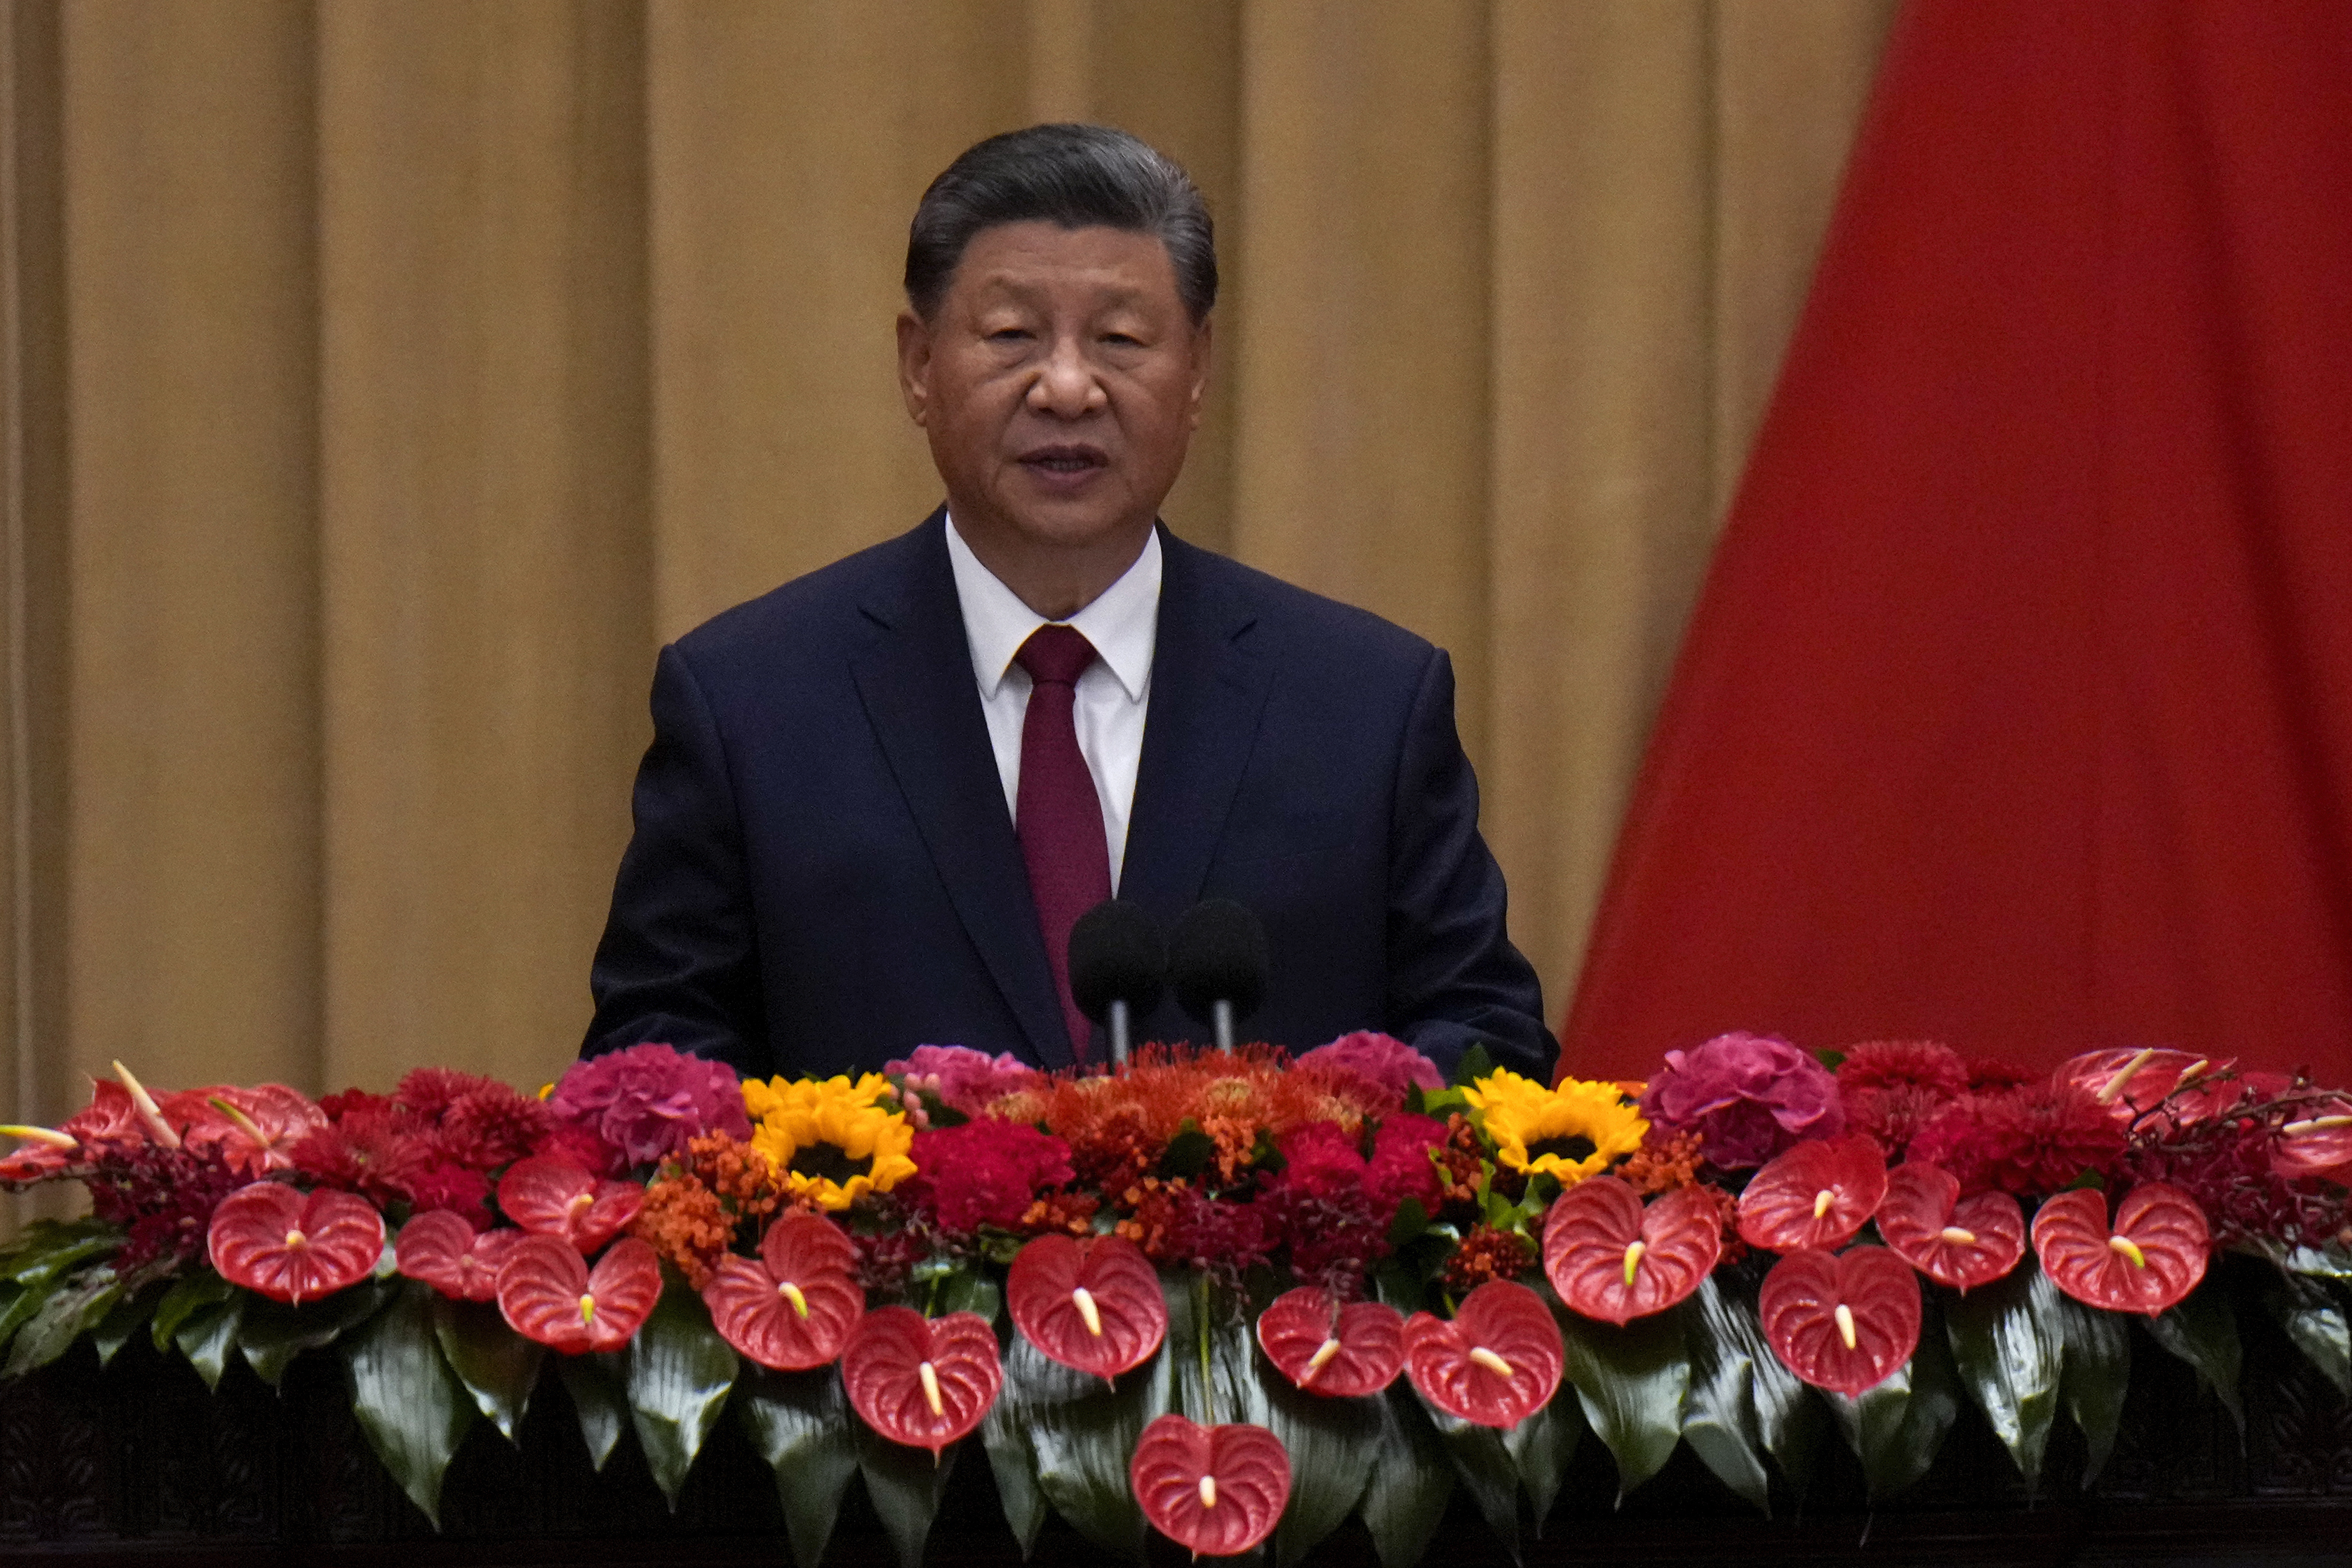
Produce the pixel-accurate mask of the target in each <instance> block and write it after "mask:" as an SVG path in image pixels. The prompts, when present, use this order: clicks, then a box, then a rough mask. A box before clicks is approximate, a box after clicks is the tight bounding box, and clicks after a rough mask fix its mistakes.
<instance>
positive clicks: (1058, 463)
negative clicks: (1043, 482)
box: [1021, 445, 1110, 474]
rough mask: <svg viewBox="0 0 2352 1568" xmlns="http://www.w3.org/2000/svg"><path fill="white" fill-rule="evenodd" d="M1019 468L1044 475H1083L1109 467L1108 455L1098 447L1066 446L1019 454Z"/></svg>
mask: <svg viewBox="0 0 2352 1568" xmlns="http://www.w3.org/2000/svg"><path fill="white" fill-rule="evenodd" d="M1021 466H1022V467H1023V468H1032V469H1034V470H1036V471H1037V472H1039V473H1045V474H1083V473H1086V472H1087V471H1088V470H1089V469H1093V468H1108V467H1109V466H1110V455H1109V454H1108V453H1107V452H1105V451H1104V450H1103V449H1102V448H1101V447H1088V446H1082V445H1066V446H1052V447H1033V448H1032V449H1031V450H1029V451H1026V452H1024V453H1022V454H1021Z"/></svg>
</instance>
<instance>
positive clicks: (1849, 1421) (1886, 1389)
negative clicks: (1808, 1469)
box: [1827, 1301, 1960, 1502]
mask: <svg viewBox="0 0 2352 1568" xmlns="http://www.w3.org/2000/svg"><path fill="white" fill-rule="evenodd" d="M1827 1397H1828V1399H1829V1402H1830V1408H1831V1410H1832V1413H1833V1414H1835V1415H1836V1416H1837V1419H1838V1425H1839V1426H1840V1427H1841V1428H1842V1429H1843V1431H1844V1433H1845V1440H1846V1442H1847V1444H1848V1445H1849V1446H1850V1447H1852V1448H1853V1451H1854V1454H1855V1455H1856V1457H1858V1458H1860V1459H1861V1460H1862V1472H1863V1477H1864V1479H1865V1480H1866V1481H1868V1483H1869V1486H1870V1497H1871V1500H1872V1501H1873V1502H1879V1501H1883V1500H1885V1499H1887V1498H1889V1497H1892V1496H1894V1495H1895V1493H1897V1492H1899V1491H1902V1490H1903V1489H1906V1488H1907V1487H1910V1486H1912V1485H1914V1484H1915V1483H1916V1482H1917V1481H1918V1479H1919V1478H1920V1477H1922V1476H1924V1475H1926V1474H1927V1468H1928V1467H1929V1466H1930V1465H1932V1464H1934V1463H1935V1462H1936V1452H1937V1449H1939V1448H1941V1447H1943V1446H1944V1438H1945V1437H1946V1436H1948V1434H1949V1433H1950V1432H1951V1430H1952V1422H1953V1421H1954V1419H1955V1418H1957V1417H1958V1415H1959V1409H1960V1394H1959V1374H1958V1373H1957V1372H1956V1371H1955V1370H1954V1369H1953V1366H1952V1351H1951V1347H1950V1345H1948V1343H1947V1342H1945V1334H1944V1331H1943V1328H1942V1326H1941V1325H1940V1324H1939V1323H1937V1321H1936V1309H1935V1303H1934V1302H1933V1301H1930V1302H1928V1303H1927V1307H1926V1310H1925V1312H1924V1313H1923V1315H1922V1317H1921V1320H1920V1324H1919V1348H1918V1349H1917V1350H1916V1351H1914V1352H1911V1363H1910V1364H1909V1365H1908V1366H1906V1367H1903V1368H1901V1369H1899V1370H1897V1371H1896V1372H1895V1373H1892V1374H1890V1375H1889V1376H1888V1377H1887V1379H1886V1381H1885V1382H1884V1383H1882V1384H1879V1385H1878V1386H1877V1387H1875V1388H1870V1389H1865V1390H1864V1391H1863V1392H1862V1393H1861V1394H1857V1395H1855V1396H1853V1397H1851V1398H1849V1397H1847V1396H1845V1395H1843V1394H1829V1395H1828V1396H1827Z"/></svg>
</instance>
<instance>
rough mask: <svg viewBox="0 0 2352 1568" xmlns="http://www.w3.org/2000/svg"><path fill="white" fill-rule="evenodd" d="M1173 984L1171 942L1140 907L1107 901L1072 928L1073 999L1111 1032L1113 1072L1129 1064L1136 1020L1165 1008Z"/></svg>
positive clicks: (1071, 971) (1071, 991)
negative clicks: (1164, 1000) (1131, 1030)
mask: <svg viewBox="0 0 2352 1568" xmlns="http://www.w3.org/2000/svg"><path fill="white" fill-rule="evenodd" d="M1167 980H1168V942H1167V941H1166V939H1165V938H1163V937H1162V936H1161V935H1160V922H1159V921H1155V920H1153V919H1152V918H1151V917H1150V915H1148V914H1146V913H1145V912H1144V911H1143V907H1142V906H1141V905H1140V904H1130V903H1128V902H1125V901H1124V900H1118V899H1105V900H1103V901H1102V902H1101V903H1098V904H1097V905H1096V906H1095V907H1094V908H1093V909H1090V910H1087V912H1086V913H1085V914H1082V915H1080V916H1079V917H1078V919H1077V923H1076V925H1073V926H1072V927H1071V928H1070V999H1071V1000H1072V1001H1074V1002H1076V1004H1077V1005H1078V1011H1079V1012H1081V1013H1084V1014H1085V1015H1086V1016H1087V1017H1089V1018H1092V1019H1093V1020H1094V1021H1095V1022H1096V1023H1097V1024H1100V1025H1101V1026H1103V1027H1104V1028H1106V1029H1108V1031H1110V1060H1111V1065H1112V1066H1113V1067H1120V1066H1124V1065H1125V1064H1126V1061H1127V1048H1128V1034H1129V1028H1130V1026H1131V1024H1132V1022H1133V1020H1134V1019H1136V1018H1139V1017H1142V1016H1146V1015H1148V1014H1150V1011H1151V1010H1152V1009H1153V1008H1154V1007H1157V1006H1159V1005H1160V992H1161V991H1162V990H1164V989H1166V986H1167Z"/></svg>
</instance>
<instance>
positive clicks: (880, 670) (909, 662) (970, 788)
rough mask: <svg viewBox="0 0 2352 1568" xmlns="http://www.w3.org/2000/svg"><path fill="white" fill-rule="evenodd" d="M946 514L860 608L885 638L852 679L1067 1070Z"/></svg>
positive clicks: (930, 837)
mask: <svg viewBox="0 0 2352 1568" xmlns="http://www.w3.org/2000/svg"><path fill="white" fill-rule="evenodd" d="M941 515H942V514H939V513H934V514H933V515H932V517H931V519H930V521H929V522H927V523H925V524H924V526H923V528H922V529H921V530H919V532H918V534H917V536H916V538H915V539H914V540H913V541H910V542H911V543H913V544H914V545H915V549H914V550H913V551H912V552H911V554H910V567H909V569H908V571H907V572H906V573H904V574H902V577H901V580H900V582H899V583H898V584H897V586H896V588H895V589H893V590H889V591H884V592H879V593H877V594H876V595H873V596H871V597H870V598H869V599H868V600H867V601H866V602H864V603H863V604H861V605H860V606H859V607H860V608H861V609H862V610H863V611H864V612H865V615H866V618H867V619H868V620H869V621H871V622H872V623H874V625H875V626H876V628H877V630H876V635H875V637H874V638H873V640H872V642H871V643H870V644H868V645H867V646H866V647H865V648H863V649H861V650H860V651H859V652H857V653H856V654H855V655H853V656H852V659H851V671H852V674H853V677H854V679H856V682H857V692H858V697H859V699H860V700H861V701H862V702H863V703H864V704H865V707H866V718H867V720H868V721H869V722H871V723H872V724H873V726H874V733H875V736H876V737H877V739H878V740H879V741H880V742H881V744H882V750H883V752H884V754H885V755H886V756H887V757H888V759H889V762H890V771H891V773H892V775H893V776H894V777H895V778H896V779H897V780H898V789H899V791H900V793H901V794H903V795H905V797H906V801H907V805H908V809H909V810H910V811H912V812H913V813H914V816H915V822H916V826H918V828H919V830H920V832H921V833H922V837H923V843H924V846H925V847H927V848H928V849H929V851H930V856H931V863H932V865H933V866H934V867H936V868H938V870H939V874H940V881H941V882H943V883H945V884H946V887H947V892H948V899H949V901H950V902H951V903H952V904H953V905H954V906H955V910H956V914H957V916H958V918H959V919H961V921H962V922H963V928H964V932H965V934H966V935H967V936H969V937H970V938H971V943H972V945H973V946H974V947H975V948H977V949H978V950H979V952H980V956H981V960H982V963H985V964H986V965H987V966H988V972H989V974H990V975H991V977H992V978H993V979H994V980H995V982H996V986H997V989H998V990H1000V991H1002V992H1003V994H1004V998H1005V1001H1006V1002H1007V1003H1008V1004H1009V1005H1011V1007H1012V1009H1013V1015H1014V1016H1016V1017H1018V1018H1019V1019H1020V1021H1021V1026H1022V1028H1023V1030H1024V1032H1025V1033H1026V1034H1027V1035H1028V1037H1029V1042H1030V1045H1031V1047H1032V1048H1033V1049H1034V1051H1035V1053H1036V1057H1037V1059H1038V1060H1040V1061H1042V1062H1044V1063H1045V1064H1046V1065H1047V1066H1049V1067H1066V1066H1068V1065H1069V1063H1070V1061H1071V1059H1072V1058H1071V1052H1070V1043H1069V1029H1068V1026H1066V1025H1065V1024H1064V1023H1063V1021H1062V1008H1061V1004H1060V1001H1059V1000H1058V998H1056V997H1055V994H1054V978H1053V972H1052V970H1050V969H1049V968H1047V967H1046V963H1045V939H1044V938H1043V937H1041V936H1040V935H1039V934H1038V931H1037V911H1036V906H1035V904H1034V902H1033V900H1031V898H1030V896H1029V873H1028V871H1027V869H1026V868H1024V866H1023V864H1022V860H1021V847H1020V845H1019V843H1018V842H1017V841H1016V840H1015V839H1014V838H1013V822H1012V818H1011V817H1010V816H1009V815H1008V814H1007V813H1006V811H1005V809H1004V785H1003V781H1002V780H1001V779H1000V778H999V777H998V775H997V772H996V756H995V752H994V750H993V749H992V746H991V744H990V742H989V738H988V725H987V721H986V720H985V719H983V718H982V714H981V710H980V695H979V692H978V691H977V690H976V689H975V688H974V686H973V681H972V671H971V645H970V644H969V643H968V642H967V641H966V639H965V637H964V629H963V612H962V609H961V606H960V605H959V604H958V601H957V599H956V592H955V576H954V574H953V572H952V571H951V570H950V567H949V565H948V551H947V542H946V538H945V535H944V533H943V531H942V529H943V524H942V522H941V521H940V518H941ZM1153 679H1154V680H1155V681H1156V680H1157V679H1158V673H1157V664H1156V662H1155V665H1154V675H1153ZM1154 701H1155V703H1156V701H1157V698H1156V697H1155V698H1154ZM914 984H920V980H919V978H918V979H917V980H916V981H915V982H914Z"/></svg>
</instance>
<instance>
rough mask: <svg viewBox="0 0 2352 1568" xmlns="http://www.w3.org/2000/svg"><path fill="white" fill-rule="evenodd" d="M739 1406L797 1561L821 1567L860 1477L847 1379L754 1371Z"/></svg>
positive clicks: (821, 1373) (828, 1372)
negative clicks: (845, 1499)
mask: <svg viewBox="0 0 2352 1568" xmlns="http://www.w3.org/2000/svg"><path fill="white" fill-rule="evenodd" d="M733 1404H734V1405H735V1411H736V1414H737V1415H738V1416H739V1417H740V1419H741V1421H742V1423H743V1428H744V1430H745V1431H746V1432H748V1433H750V1434H751V1446H752V1447H755V1448H757V1449H758V1450H759V1451H760V1457H761V1458H763V1459H765V1460H767V1461H768V1465H769V1468H772V1469H773V1470H774V1471H775V1472H776V1499H777V1500H778V1501H779V1502H781V1503H782V1505H783V1510H784V1531H785V1533H786V1534H788V1535H789V1536H791V1538H792V1545H793V1562H794V1563H797V1564H799V1565H800V1568H815V1564H816V1563H817V1562H818V1561H819V1560H820V1559H822V1558H823V1557H824V1549H825V1545H826V1543H827V1542H830V1541H832V1539H833V1525H834V1521H835V1519H836V1518H838V1517H839V1515H840V1513H841V1496H842V1493H843V1492H844V1491H845V1490H846V1489H848V1487H849V1478H850V1477H851V1476H853V1475H855V1474H856V1472H857V1436H856V1431H855V1430H854V1429H853V1422H852V1418H851V1416H850V1412H849V1401H848V1399H847V1398H846V1397H845V1395H844V1394H843V1393H842V1390H841V1377H840V1374H839V1373H836V1372H835V1370H834V1369H833V1368H832V1367H829V1366H822V1367H818V1368H816V1369H814V1371H810V1372H772V1371H770V1370H769V1369H768V1368H766V1367H760V1366H747V1367H745V1368H744V1373H743V1379H742V1381H741V1383H740V1384H737V1386H736V1390H735V1398H734V1400H733ZM1034 1533H1035V1532H1034V1530H1033V1531H1031V1534H1032V1536H1033V1537H1034ZM1022 1550H1023V1552H1024V1553H1025V1552H1027V1550H1028V1548H1027V1547H1026V1546H1025V1545H1024V1547H1023V1548H1022Z"/></svg>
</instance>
